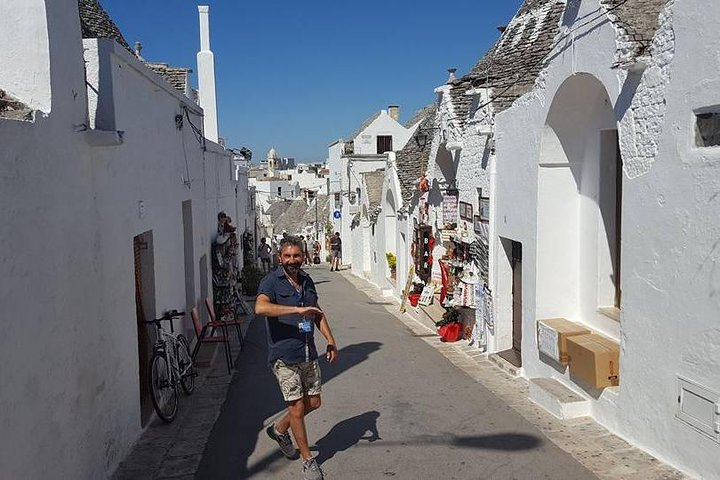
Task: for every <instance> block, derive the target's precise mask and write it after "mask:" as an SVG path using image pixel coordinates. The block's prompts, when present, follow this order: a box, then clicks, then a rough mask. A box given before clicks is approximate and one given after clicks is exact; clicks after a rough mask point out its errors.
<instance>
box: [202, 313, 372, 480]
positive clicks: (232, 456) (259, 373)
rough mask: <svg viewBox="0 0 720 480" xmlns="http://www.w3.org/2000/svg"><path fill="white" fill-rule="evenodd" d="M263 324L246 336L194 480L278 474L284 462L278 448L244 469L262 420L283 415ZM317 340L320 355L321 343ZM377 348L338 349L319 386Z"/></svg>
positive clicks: (365, 345)
mask: <svg viewBox="0 0 720 480" xmlns="http://www.w3.org/2000/svg"><path fill="white" fill-rule="evenodd" d="M264 322H265V320H264V319H263V318H257V319H256V320H254V321H253V322H252V324H251V325H250V327H249V329H248V331H247V335H246V337H245V352H244V353H243V355H242V356H241V357H240V359H239V363H238V364H237V371H236V372H235V375H234V377H233V379H232V382H231V384H230V387H229V389H228V393H227V398H226V399H225V404H224V405H223V407H222V410H221V412H220V416H219V417H218V419H217V421H216V422H215V425H214V426H213V429H212V432H211V433H210V438H209V439H208V443H207V445H206V446H205V451H204V452H203V457H202V460H201V462H200V466H199V468H198V470H197V473H196V475H195V478H197V479H213V480H215V479H218V480H219V479H230V478H232V479H242V478H249V477H250V476H251V475H253V474H255V473H257V472H260V471H265V472H272V471H273V470H275V469H279V468H280V465H283V464H284V462H286V461H287V460H285V458H284V457H283V456H282V454H281V453H280V451H279V450H277V449H276V450H273V452H272V453H271V454H268V455H266V456H265V457H264V458H261V459H260V460H259V461H257V462H254V464H253V465H252V467H249V466H248V459H249V458H250V455H252V453H253V452H254V451H255V447H256V445H257V441H258V438H259V436H260V435H265V432H264V429H265V424H264V422H265V419H267V418H269V417H272V416H273V415H276V414H279V413H281V412H282V411H283V410H285V402H284V401H283V399H282V396H281V394H280V390H279V388H278V386H277V382H276V381H275V377H274V376H273V374H272V372H271V371H270V368H269V367H268V365H267V343H266V339H265V324H264ZM316 340H317V341H318V347H319V349H320V350H321V351H322V345H324V344H323V343H322V339H316ZM381 346H382V344H381V343H379V342H364V343H359V344H355V345H347V346H345V347H343V348H341V349H340V350H339V355H338V360H337V361H336V362H335V363H332V364H329V363H327V362H326V361H325V360H324V358H321V360H320V364H321V368H322V376H323V383H326V382H328V381H329V380H331V379H332V378H334V377H336V376H338V375H340V374H341V373H343V372H344V371H346V370H348V369H350V368H352V367H354V366H355V365H357V364H359V363H361V362H363V361H365V360H366V359H367V358H368V357H369V356H370V354H372V353H373V352H375V351H377V350H379V349H380V348H381ZM370 413H372V412H370ZM375 413H377V412H375ZM356 440H357V439H356ZM277 462H280V463H279V465H276V463H277Z"/></svg>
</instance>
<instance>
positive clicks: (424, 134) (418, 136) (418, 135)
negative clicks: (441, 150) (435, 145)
mask: <svg viewBox="0 0 720 480" xmlns="http://www.w3.org/2000/svg"><path fill="white" fill-rule="evenodd" d="M439 131H440V129H439V128H436V127H430V128H420V127H418V129H417V132H415V143H417V146H418V148H419V149H420V150H424V149H425V147H426V146H427V143H428V138H429V133H430V132H439Z"/></svg>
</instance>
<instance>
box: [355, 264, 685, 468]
mask: <svg viewBox="0 0 720 480" xmlns="http://www.w3.org/2000/svg"><path fill="white" fill-rule="evenodd" d="M342 274H343V276H344V277H345V278H346V279H347V280H348V281H349V282H350V283H352V284H353V285H354V286H355V287H356V288H357V289H358V290H360V291H362V292H364V293H365V294H366V295H367V296H368V297H370V298H377V296H378V295H379V294H380V292H379V291H378V290H377V289H376V288H375V287H373V286H372V285H371V284H370V283H368V282H367V281H365V280H363V279H360V278H358V277H355V276H354V275H352V274H351V273H350V272H349V271H348V270H344V271H342ZM388 303H392V305H388V306H387V310H388V312H389V313H391V314H393V315H394V316H395V317H396V318H398V319H399V320H400V321H402V322H403V323H404V324H405V325H406V326H407V327H408V328H409V329H410V330H411V331H412V332H413V334H414V335H415V336H417V337H419V338H421V339H422V340H423V341H424V342H426V343H428V344H429V345H432V346H433V347H434V348H435V349H437V350H438V351H440V352H441V353H442V354H443V355H444V356H445V357H446V358H447V359H448V360H450V362H452V363H453V364H454V365H455V366H456V367H458V368H459V369H460V370H462V371H463V372H465V373H466V374H467V375H469V376H470V377H471V378H473V379H474V380H476V381H477V382H479V383H480V384H482V385H483V386H484V387H486V388H487V389H488V390H490V391H491V392H492V393H493V394H495V395H496V396H497V397H498V398H499V399H500V400H502V401H503V402H504V403H506V404H507V405H508V406H510V407H511V408H512V409H513V410H515V411H517V412H518V413H519V414H520V415H522V416H523V417H524V418H525V419H526V420H528V421H529V422H531V423H532V424H533V425H535V426H536V427H537V428H538V429H539V430H540V431H541V432H542V433H543V435H544V436H545V437H546V438H548V439H549V440H550V441H551V442H553V443H554V444H555V445H557V446H558V447H560V448H561V449H562V450H564V451H566V452H568V453H570V454H571V455H572V456H573V457H574V458H575V459H576V460H577V461H578V462H580V463H581V464H582V465H584V466H585V467H586V468H587V469H588V470H590V471H591V472H593V473H594V474H595V475H597V476H598V478H601V479H608V480H610V479H613V480H617V479H623V480H624V479H628V480H630V479H632V480H650V479H656V480H680V479H689V478H690V477H686V476H684V475H683V474H681V473H680V472H678V471H677V470H675V469H673V468H672V467H669V466H667V465H665V464H663V463H661V462H660V461H658V460H657V459H656V458H654V457H652V456H651V455H648V454H647V453H645V452H643V451H642V450H639V449H637V448H634V447H633V446H632V445H630V444H629V443H627V442H626V441H624V440H623V439H621V438H619V437H617V436H615V435H613V434H611V433H610V432H609V431H608V430H606V429H605V428H604V427H602V426H600V425H598V424H597V423H595V422H594V421H593V420H592V419H591V418H589V417H583V418H577V419H572V420H560V419H558V418H556V417H554V416H553V415H551V414H550V413H548V412H547V411H545V410H544V409H542V408H541V407H539V406H537V405H536V404H534V403H533V402H532V401H530V400H529V398H528V384H527V381H526V380H525V379H523V378H514V377H512V376H510V375H508V374H506V373H505V372H503V371H502V370H501V369H500V368H498V366H497V365H496V364H494V363H492V362H490V361H489V360H488V358H487V355H485V354H483V353H480V352H479V351H478V350H477V349H476V348H473V347H470V346H468V345H467V344H466V343H465V342H456V343H443V342H441V341H440V339H439V337H438V336H437V335H433V333H435V332H434V329H433V328H431V326H430V325H428V324H427V323H425V322H423V321H422V320H420V319H419V315H416V314H415V312H414V309H412V308H409V309H408V314H401V313H400V312H399V308H398V304H397V303H396V302H394V301H389V302H388Z"/></svg>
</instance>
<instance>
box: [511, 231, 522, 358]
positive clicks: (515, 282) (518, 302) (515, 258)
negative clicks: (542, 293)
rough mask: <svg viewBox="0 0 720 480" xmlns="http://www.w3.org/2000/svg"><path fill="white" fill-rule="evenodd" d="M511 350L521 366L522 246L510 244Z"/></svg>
mask: <svg viewBox="0 0 720 480" xmlns="http://www.w3.org/2000/svg"><path fill="white" fill-rule="evenodd" d="M512 272H513V273H512V305H513V309H512V312H513V313H512V324H513V342H512V349H513V351H514V352H515V353H516V355H517V358H518V361H519V363H520V364H519V365H517V366H520V365H522V355H521V352H522V244H521V243H519V242H512Z"/></svg>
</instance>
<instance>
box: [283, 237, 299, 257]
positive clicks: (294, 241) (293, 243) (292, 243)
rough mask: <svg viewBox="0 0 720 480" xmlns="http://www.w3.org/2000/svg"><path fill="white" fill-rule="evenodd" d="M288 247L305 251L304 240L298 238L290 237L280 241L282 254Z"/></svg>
mask: <svg viewBox="0 0 720 480" xmlns="http://www.w3.org/2000/svg"><path fill="white" fill-rule="evenodd" d="M287 247H298V248H299V249H300V250H303V244H302V240H300V239H299V238H298V237H295V236H292V235H288V236H287V237H285V238H283V239H282V240H280V253H282V251H283V250H285V248H287Z"/></svg>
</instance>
